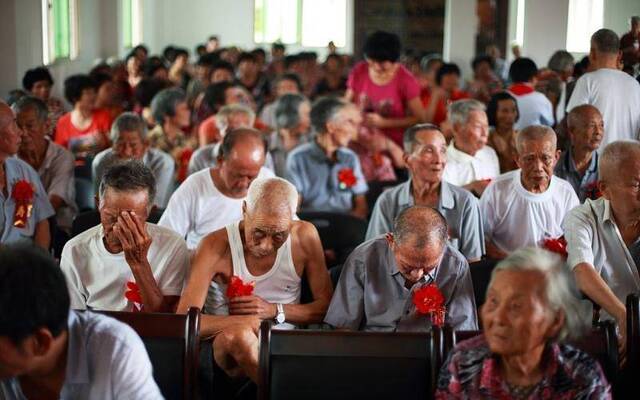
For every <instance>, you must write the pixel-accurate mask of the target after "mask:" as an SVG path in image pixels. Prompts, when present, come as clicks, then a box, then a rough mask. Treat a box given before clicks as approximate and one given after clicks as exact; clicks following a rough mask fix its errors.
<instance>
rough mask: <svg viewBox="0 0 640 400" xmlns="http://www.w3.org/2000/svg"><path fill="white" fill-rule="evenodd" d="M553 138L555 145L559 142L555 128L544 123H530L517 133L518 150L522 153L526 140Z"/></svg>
mask: <svg viewBox="0 0 640 400" xmlns="http://www.w3.org/2000/svg"><path fill="white" fill-rule="evenodd" d="M541 140H551V142H552V143H553V145H554V146H557V144H558V138H557V136H556V133H555V131H554V130H553V129H551V128H549V127H548V126H544V125H529V126H527V127H526V128H524V129H523V130H521V131H520V132H518V134H517V135H516V151H517V152H518V154H520V153H522V146H524V143H525V142H530V141H541Z"/></svg>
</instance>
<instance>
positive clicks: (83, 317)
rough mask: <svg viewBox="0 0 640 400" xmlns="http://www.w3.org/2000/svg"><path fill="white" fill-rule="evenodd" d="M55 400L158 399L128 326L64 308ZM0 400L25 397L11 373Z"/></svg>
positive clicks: (2, 383) (1, 383) (0, 390)
mask: <svg viewBox="0 0 640 400" xmlns="http://www.w3.org/2000/svg"><path fill="white" fill-rule="evenodd" d="M68 329H69V330H68V332H69V340H68V349H67V366H66V374H65V380H64V384H63V385H62V390H61V391H60V398H61V399H86V400H111V399H114V400H115V399H128V400H147V399H148V400H155V399H162V398H163V396H162V394H161V393H160V389H159V388H158V385H157V384H156V382H155V381H154V380H153V375H152V367H151V362H150V361H149V356H148V355H147V351H146V349H145V347H144V344H143V343H142V340H140V337H139V336H138V335H137V334H136V333H135V332H134V331H133V329H131V328H130V327H129V326H128V325H125V324H123V323H122V322H120V321H116V320H115V319H113V318H110V317H107V316H105V315H100V314H95V313H92V312H89V311H87V312H82V313H78V312H75V311H71V312H70V313H69V325H68ZM0 399H3V400H26V397H25V395H24V393H23V392H22V389H21V387H20V382H19V380H18V379H17V378H11V379H7V380H3V381H0Z"/></svg>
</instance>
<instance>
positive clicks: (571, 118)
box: [567, 104, 602, 130]
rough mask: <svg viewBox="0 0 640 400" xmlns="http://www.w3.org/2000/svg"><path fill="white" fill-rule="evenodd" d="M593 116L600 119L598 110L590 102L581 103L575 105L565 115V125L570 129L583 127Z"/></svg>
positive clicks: (600, 115)
mask: <svg viewBox="0 0 640 400" xmlns="http://www.w3.org/2000/svg"><path fill="white" fill-rule="evenodd" d="M595 116H598V117H600V119H602V114H600V111H599V110H598V109H597V108H596V107H594V106H592V105H591V104H582V105H580V106H578V107H575V108H573V109H572V110H571V112H569V115H567V127H568V128H569V130H572V129H584V127H586V126H587V125H589V123H590V122H591V121H592V120H593V118H594V117H595Z"/></svg>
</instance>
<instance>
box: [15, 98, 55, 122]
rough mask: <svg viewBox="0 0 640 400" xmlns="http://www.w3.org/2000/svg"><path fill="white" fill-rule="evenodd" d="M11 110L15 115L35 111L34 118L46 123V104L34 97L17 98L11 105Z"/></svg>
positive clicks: (47, 109) (47, 112)
mask: <svg viewBox="0 0 640 400" xmlns="http://www.w3.org/2000/svg"><path fill="white" fill-rule="evenodd" d="M11 109H12V110H13V112H14V114H16V115H18V114H19V113H21V112H23V111H27V110H35V111H36V116H37V117H38V119H39V120H40V121H46V120H47V119H48V118H49V108H48V107H47V104H46V103H45V102H44V101H42V100H41V99H39V98H37V97H35V96H23V97H21V98H19V99H18V100H17V101H16V102H15V103H13V105H12V106H11Z"/></svg>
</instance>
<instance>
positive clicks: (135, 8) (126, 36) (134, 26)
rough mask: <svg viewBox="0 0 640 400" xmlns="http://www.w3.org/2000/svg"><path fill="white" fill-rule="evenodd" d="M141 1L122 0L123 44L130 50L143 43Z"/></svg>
mask: <svg viewBox="0 0 640 400" xmlns="http://www.w3.org/2000/svg"><path fill="white" fill-rule="evenodd" d="M141 21H142V4H141V0H122V43H123V45H124V47H125V48H127V49H130V48H132V47H135V46H137V45H139V44H140V43H142V23H141Z"/></svg>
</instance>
